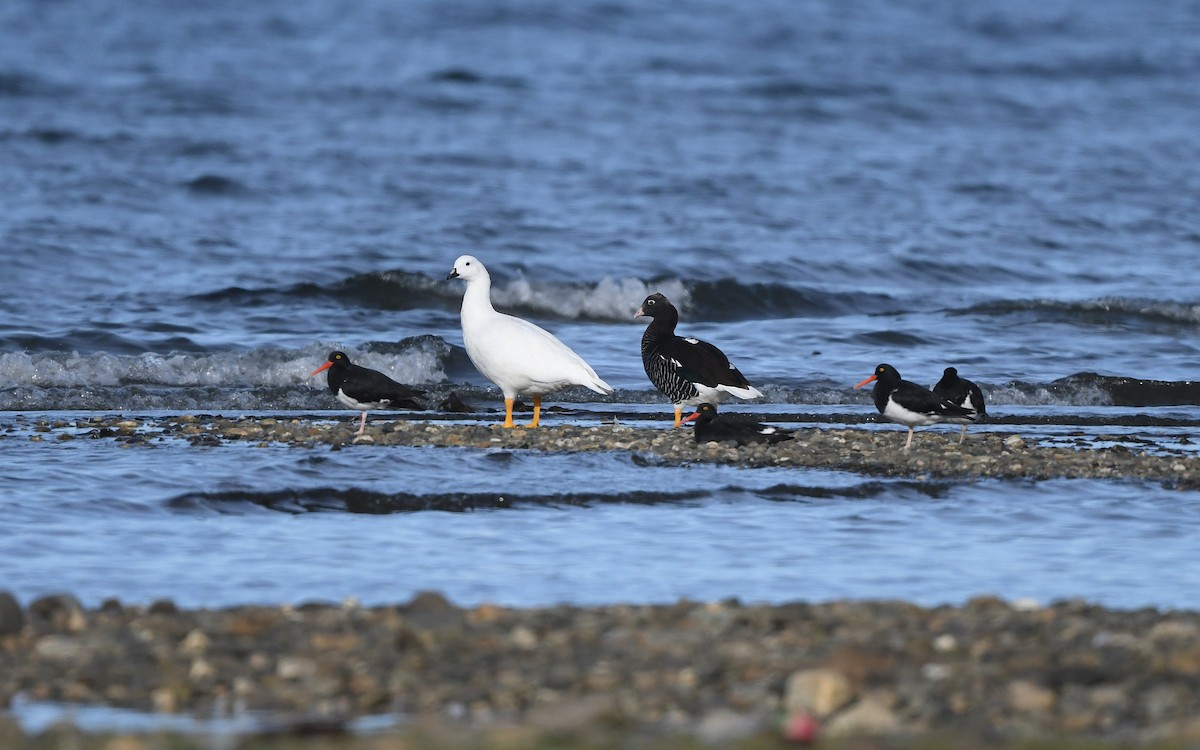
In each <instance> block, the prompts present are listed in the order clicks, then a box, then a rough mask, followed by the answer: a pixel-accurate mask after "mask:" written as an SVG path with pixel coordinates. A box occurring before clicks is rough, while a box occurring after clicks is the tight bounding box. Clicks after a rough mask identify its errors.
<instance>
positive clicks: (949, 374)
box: [942, 367, 958, 380]
mask: <svg viewBox="0 0 1200 750" xmlns="http://www.w3.org/2000/svg"><path fill="white" fill-rule="evenodd" d="M942 377H943V378H950V379H952V380H955V379H957V378H958V368H957V367H947V368H946V369H945V370H943V371H942Z"/></svg>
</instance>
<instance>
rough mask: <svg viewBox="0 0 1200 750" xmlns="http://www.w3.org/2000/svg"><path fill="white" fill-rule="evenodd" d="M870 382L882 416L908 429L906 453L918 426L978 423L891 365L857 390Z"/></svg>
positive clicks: (972, 414) (881, 367)
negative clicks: (962, 422)
mask: <svg viewBox="0 0 1200 750" xmlns="http://www.w3.org/2000/svg"><path fill="white" fill-rule="evenodd" d="M870 382H874V383H875V388H874V390H873V391H872V392H871V395H872V396H873V397H874V399H875V408H876V409H878V410H879V413H880V414H882V415H883V416H885V417H887V418H888V419H890V420H891V421H893V422H899V423H900V424H902V425H904V426H906V427H908V440H906V441H905V443H904V450H908V448H909V446H910V445H912V438H913V428H914V427H916V426H918V425H922V426H923V425H931V424H937V423H938V422H949V421H957V420H959V419H966V420H969V421H972V422H973V421H975V412H974V411H972V410H971V409H964V408H963V407H961V406H959V405H958V404H953V403H951V402H949V401H947V400H946V399H944V398H942V397H941V396H939V395H937V394H936V393H934V392H933V391H931V390H929V389H928V388H925V387H923V386H919V385H917V384H916V383H912V382H909V381H907V380H903V379H901V377H900V373H899V372H897V371H896V368H895V367H892V366H891V365H878V366H877V367H876V368H875V374H874V375H872V376H871V377H869V378H867V379H866V380H864V381H863V382H861V383H859V384H858V385H856V386H854V387H855V388H862V387H863V386H864V385H866V384H867V383H870Z"/></svg>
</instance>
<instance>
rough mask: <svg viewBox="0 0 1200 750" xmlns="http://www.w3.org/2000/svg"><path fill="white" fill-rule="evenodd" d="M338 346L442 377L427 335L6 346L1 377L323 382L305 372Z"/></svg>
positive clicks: (371, 361)
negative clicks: (136, 347)
mask: <svg viewBox="0 0 1200 750" xmlns="http://www.w3.org/2000/svg"><path fill="white" fill-rule="evenodd" d="M335 349H341V350H342V351H345V352H346V353H347V354H349V355H350V359H351V361H353V362H356V363H358V364H361V365H363V366H364V367H370V368H372V369H376V370H380V371H382V372H385V373H387V374H388V375H389V376H390V377H392V378H394V379H395V380H398V381H400V382H402V383H438V382H443V381H445V379H446V374H445V372H444V370H443V368H442V352H440V351H438V348H437V346H436V345H435V344H434V343H433V342H432V341H421V342H418V343H416V344H415V345H414V346H412V347H409V348H406V349H404V350H403V351H400V352H396V353H379V352H370V351H360V350H358V349H355V348H354V347H351V346H344V345H342V344H339V343H321V344H313V345H312V346H308V347H305V348H304V349H300V350H294V349H252V350H250V351H245V352H213V353H211V354H193V353H172V354H158V353H146V354H140V355H136V356H134V355H114V354H107V353H97V354H78V353H75V352H71V353H63V352H39V353H34V354H28V353H25V352H7V353H4V354H0V382H4V383H6V384H7V385H8V386H9V387H18V386H26V385H33V386H38V387H43V388H49V387H78V388H84V387H113V386H121V385H130V384H147V385H170V386H247V385H251V386H290V385H300V384H304V383H306V382H311V383H312V385H313V387H314V388H316V387H321V388H323V387H325V380H324V378H322V377H319V376H318V377H316V378H312V379H311V381H310V380H309V378H308V374H309V373H310V372H312V371H313V370H314V369H316V368H317V367H319V366H320V365H321V364H322V363H323V362H324V361H325V357H326V355H328V354H329V352H330V351H333V350H335Z"/></svg>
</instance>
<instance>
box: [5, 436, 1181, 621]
mask: <svg viewBox="0 0 1200 750" xmlns="http://www.w3.org/2000/svg"><path fill="white" fill-rule="evenodd" d="M17 427H18V429H16V430H15V431H14V432H11V433H9V434H10V435H12V437H11V438H10V439H9V440H7V441H6V445H5V452H6V457H7V458H8V461H7V465H6V468H5V469H4V470H3V474H2V476H0V479H2V480H3V482H4V485H5V486H6V487H8V488H9V489H10V491H11V492H12V493H13V494H12V496H11V497H10V499H9V500H8V501H7V502H6V506H5V515H6V527H7V529H8V533H6V535H5V539H4V541H3V544H2V545H0V555H3V556H4V557H6V558H7V559H9V560H10V561H16V560H18V559H19V560H20V565H19V566H17V565H14V566H12V569H11V570H10V571H9V573H8V574H7V576H6V579H7V580H6V584H5V585H6V587H9V588H11V589H12V590H13V591H14V592H15V593H16V594H17V595H18V596H19V597H32V596H35V595H37V594H39V593H44V592H45V591H46V590H47V588H48V587H49V588H51V589H54V590H59V589H61V590H65V591H70V592H73V593H75V594H77V595H79V596H80V597H81V598H82V599H83V600H84V601H85V602H86V603H88V604H91V605H96V604H99V603H100V602H101V601H102V600H103V599H104V598H106V597H109V596H117V597H120V598H122V599H125V600H133V601H150V600H153V599H157V598H170V599H174V600H175V601H176V602H178V603H179V604H181V605H184V606H223V605H231V604H243V603H255V602H301V601H311V600H320V601H340V600H342V599H345V598H347V597H353V598H355V599H358V600H359V601H361V602H363V603H365V604H384V603H389V602H396V601H404V600H407V599H408V598H410V597H411V596H412V595H414V594H415V593H416V592H419V591H423V590H437V591H441V592H443V593H445V594H446V595H447V596H449V597H450V598H451V599H452V600H454V601H456V602H458V603H461V604H477V603H481V602H499V603H503V604H509V605H523V606H537V605H551V604H556V603H562V602H567V603H574V604H605V603H612V602H618V601H634V602H668V601H673V600H675V599H678V598H680V597H687V598H692V599H699V600H711V599H716V598H725V597H730V596H734V597H738V598H741V599H742V600H744V601H748V602H781V601H789V600H794V599H805V600H828V599H838V598H906V599H911V600H914V601H917V602H920V603H925V604H938V603H943V602H960V601H963V600H965V599H967V598H970V597H971V596H974V595H977V594H980V593H982V592H993V593H998V594H1001V595H1003V596H1006V597H1010V598H1014V599H1016V598H1025V599H1034V600H1037V601H1041V602H1048V601H1051V600H1053V599H1058V598H1064V597H1072V596H1086V597H1087V598H1089V599H1093V600H1096V601H1100V602H1103V603H1106V604H1110V605H1114V606H1129V607H1137V606H1147V605H1151V606H1162V607H1195V606H1200V600H1198V599H1197V598H1196V594H1195V589H1194V587H1192V586H1189V585H1187V584H1188V582H1189V581H1191V580H1195V579H1196V576H1197V575H1200V564H1193V563H1191V562H1190V560H1191V557H1190V556H1189V554H1188V551H1189V549H1190V547H1191V546H1192V542H1193V540H1194V532H1195V530H1196V529H1197V528H1200V503H1198V502H1197V494H1196V493H1194V492H1178V491H1174V490H1168V489H1164V488H1162V487H1160V486H1158V485H1155V484H1152V483H1146V482H1136V481H1128V482H1126V481H1098V480H1097V481H1090V480H1070V481H1068V480H1060V481H1046V482H1032V481H1029V482H1010V481H998V480H991V481H969V482H967V481H962V482H960V481H932V482H931V481H914V480H906V479H879V478H867V477H860V476H856V475H852V474H846V473H842V472H833V471H818V470H800V469H777V468H766V469H738V468H733V467H725V466H712V465H703V464H697V465H690V466H682V467H676V466H666V465H660V464H658V463H657V462H656V461H654V460H653V459H650V460H647V459H646V458H643V457H641V456H639V455H637V454H629V453H626V452H622V453H611V454H594V453H588V454H555V453H539V452H532V451H508V450H499V449H497V450H493V451H479V450H470V449H450V448H404V447H391V446H389V447H384V446H379V447H366V448H356V449H351V450H342V451H331V450H329V449H327V448H316V449H305V448H294V447H284V446H274V447H266V448H256V447H252V446H250V445H237V444H231V445H224V446H221V447H217V448H197V447H193V446H190V445H188V444H187V443H185V442H184V441H182V440H178V439H168V440H164V441H161V442H157V443H154V444H153V447H146V446H143V447H128V448H120V447H117V446H116V445H115V444H114V443H113V442H112V441H108V440H89V439H78V440H74V441H66V442H59V443H38V442H27V439H22V438H24V437H25V435H24V434H23V433H24V432H25V431H27V430H28V426H27V425H26V426H25V427H24V428H21V427H20V426H19V425H18V426H17ZM644 429H646V430H650V429H657V428H655V427H645V428H644ZM1074 432H1075V433H1079V430H1078V429H1076V430H1074ZM1082 434H1083V435H1084V436H1083V437H1075V438H1073V439H1075V440H1081V439H1086V433H1082ZM901 435H902V434H901V433H897V439H898V440H899V439H900V438H901ZM951 438H952V434H951V433H947V432H943V433H940V434H939V433H937V432H936V431H929V432H928V433H923V434H922V436H921V438H920V439H922V440H943V439H951ZM164 467H169V470H168V471H164ZM1098 561H1099V562H1102V564H1098ZM51 582H52V583H51Z"/></svg>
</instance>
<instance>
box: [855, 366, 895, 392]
mask: <svg viewBox="0 0 1200 750" xmlns="http://www.w3.org/2000/svg"><path fill="white" fill-rule="evenodd" d="M876 380H878V381H879V382H880V383H881V384H882V385H884V386H887V385H890V384H893V383H899V382H900V373H899V372H898V371H897V370H896V368H895V367H892V366H891V365H876V366H875V374H874V375H872V376H871V377H869V378H867V379H866V380H864V381H863V382H861V383H859V384H858V385H856V386H854V387H855V388H862V387H863V386H864V385H866V384H867V383H874V382H875V381H876Z"/></svg>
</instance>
